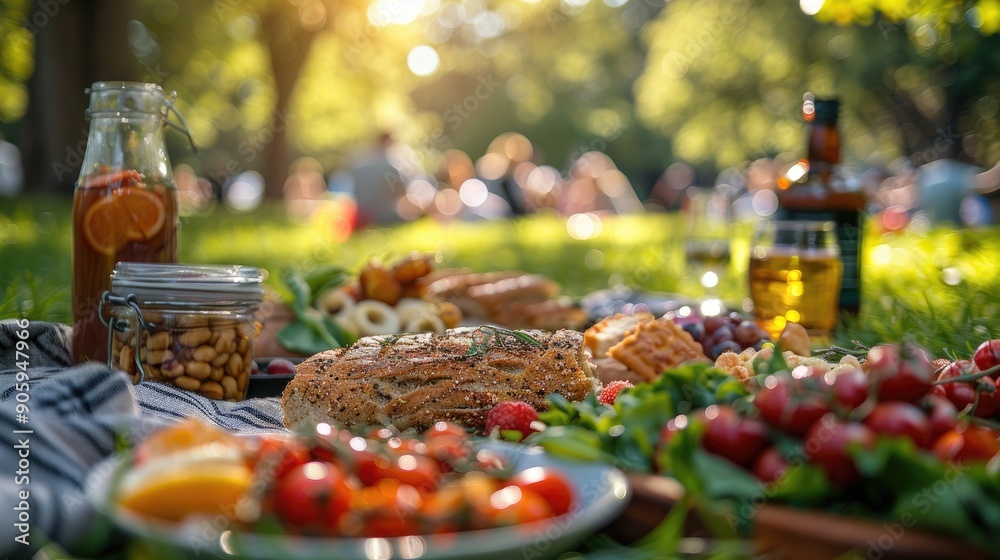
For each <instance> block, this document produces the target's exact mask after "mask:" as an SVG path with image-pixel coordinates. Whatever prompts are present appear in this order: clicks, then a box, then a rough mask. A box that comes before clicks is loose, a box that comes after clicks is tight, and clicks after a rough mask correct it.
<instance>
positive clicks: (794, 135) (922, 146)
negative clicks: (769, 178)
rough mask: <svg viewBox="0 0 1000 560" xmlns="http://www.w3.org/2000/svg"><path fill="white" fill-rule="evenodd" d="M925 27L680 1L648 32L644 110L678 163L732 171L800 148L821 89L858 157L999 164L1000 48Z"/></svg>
mask: <svg viewBox="0 0 1000 560" xmlns="http://www.w3.org/2000/svg"><path fill="white" fill-rule="evenodd" d="M856 4H859V3H853V2H852V5H856ZM861 4H863V3H861ZM910 4H913V3H912V2H911V3H910ZM825 8H826V4H824V9H825ZM913 21H915V20H907V21H906V23H905V24H903V25H895V24H891V23H888V22H886V21H884V20H880V25H879V26H873V27H858V26H855V27H836V26H829V25H821V24H819V23H816V22H815V21H812V20H811V19H810V18H808V17H807V16H805V15H804V14H803V13H802V11H801V10H800V9H799V6H797V5H795V4H792V3H789V2H774V1H771V0H739V1H737V2H731V1H729V0H706V1H695V0H677V1H675V2H672V3H671V4H670V6H669V7H668V8H667V9H666V10H664V11H663V13H662V14H661V16H660V17H659V18H658V19H657V20H656V21H655V22H654V23H653V24H652V25H650V26H649V27H648V28H647V29H645V30H644V36H645V37H646V38H647V40H648V41H649V53H648V56H647V58H646V67H645V71H644V73H643V75H642V77H640V78H639V80H638V81H637V82H636V90H637V93H636V99H637V103H638V110H639V114H640V116H641V117H642V119H643V122H645V123H648V124H649V125H650V126H654V127H657V128H658V129H659V130H660V131H661V132H662V133H663V134H664V135H667V136H670V137H672V141H673V144H674V149H675V151H676V152H677V155H678V156H679V157H681V158H683V159H687V160H690V161H695V162H709V163H711V164H714V165H715V166H717V167H726V166H732V165H737V164H739V163H740V162H742V161H744V160H746V159H747V157H748V156H755V155H756V156H765V155H775V154H778V153H781V152H793V153H796V154H798V153H801V152H802V149H803V145H804V137H803V135H802V133H801V130H802V124H801V116H800V115H801V113H800V109H799V108H800V105H801V102H802V95H803V92H806V91H811V92H814V93H815V94H816V95H817V96H828V95H836V96H839V97H840V98H841V99H842V101H843V110H842V117H843V120H842V122H843V124H842V129H843V130H844V135H845V138H846V140H845V142H844V145H845V147H846V149H847V150H848V154H847V155H849V156H853V157H851V158H849V159H853V160H855V161H865V162H866V163H868V164H870V165H871V164H875V165H878V164H882V165H884V164H886V163H888V162H890V161H891V160H892V159H894V158H895V157H898V156H911V155H912V154H914V153H917V157H915V158H914V163H916V164H918V165H919V164H922V163H925V162H926V161H930V160H933V159H938V158H941V157H954V156H955V155H957V154H958V153H959V152H960V151H961V150H962V149H963V148H964V149H965V150H966V154H965V157H967V158H970V159H975V160H978V161H980V162H981V163H986V164H988V165H992V164H993V163H994V162H995V161H996V160H997V159H1000V134H998V130H997V126H996V120H995V116H996V112H997V108H996V105H997V103H998V100H1000V97H998V94H1000V79H998V78H997V75H996V73H995V72H994V71H993V70H992V69H993V68H995V65H996V64H997V62H1000V61H998V56H1000V50H998V47H1000V40H998V38H997V37H983V36H981V35H979V34H978V33H976V32H975V31H974V30H971V29H969V28H968V26H955V27H946V28H945V30H944V32H947V35H941V36H934V37H933V38H932V37H929V36H926V33H925V32H924V31H921V30H922V29H923V27H922V26H920V25H917V24H915V23H913ZM931 33H933V32H931ZM920 152H922V153H920Z"/></svg>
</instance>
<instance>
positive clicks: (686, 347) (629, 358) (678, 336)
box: [608, 319, 709, 381]
mask: <svg viewBox="0 0 1000 560" xmlns="http://www.w3.org/2000/svg"><path fill="white" fill-rule="evenodd" d="M608 356H610V357H612V358H614V359H616V360H618V361H619V362H621V363H623V364H625V365H626V366H628V368H629V369H631V370H632V371H634V372H635V373H637V374H639V375H641V376H642V377H644V378H646V380H648V381H652V380H654V379H656V378H657V377H659V376H660V374H661V373H663V370H665V369H667V368H671V367H676V366H679V365H680V364H682V363H684V362H708V361H709V359H708V357H707V356H705V354H704V352H703V351H702V348H701V344H700V343H698V342H696V341H695V340H694V338H693V337H692V336H691V334H690V333H689V332H687V331H685V330H684V329H683V328H681V327H680V325H678V324H677V323H675V322H674V321H673V320H672V319H657V320H655V321H649V322H648V323H639V324H638V325H636V328H635V330H634V331H633V332H632V334H630V335H628V336H626V337H625V339H624V340H622V341H621V342H619V343H618V344H616V345H614V346H612V347H611V348H610V349H609V350H608Z"/></svg>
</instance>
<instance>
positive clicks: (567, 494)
mask: <svg viewBox="0 0 1000 560" xmlns="http://www.w3.org/2000/svg"><path fill="white" fill-rule="evenodd" d="M508 485H513V486H517V487H518V488H521V489H522V490H524V489H528V490H533V491H535V492H537V493H538V495H539V496H541V497H542V498H544V499H545V501H546V502H548V504H549V507H550V508H551V509H552V513H553V514H554V515H562V514H564V513H569V510H570V508H571V507H572V506H573V489H572V488H571V487H570V485H569V482H567V481H566V479H565V478H564V477H563V476H562V475H561V474H559V473H557V472H556V471H554V470H552V469H549V468H545V467H532V468H530V469H525V470H523V471H521V472H519V473H517V474H516V475H514V476H513V477H512V478H511V479H510V480H509V481H508Z"/></svg>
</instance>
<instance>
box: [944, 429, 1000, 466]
mask: <svg viewBox="0 0 1000 560" xmlns="http://www.w3.org/2000/svg"><path fill="white" fill-rule="evenodd" d="M998 437H1000V433H997V431H996V430H991V429H989V428H985V427H983V426H977V425H975V424H967V425H959V426H957V427H956V428H955V429H954V430H951V431H948V432H945V433H944V435H942V436H941V437H939V438H938V439H937V440H936V441H935V442H934V447H933V450H934V454H935V455H937V456H938V457H940V458H941V459H942V460H944V461H954V462H956V463H968V462H974V461H982V462H987V461H989V460H990V459H992V458H993V457H995V456H996V455H997V454H998V453H1000V442H998V441H997V438H998Z"/></svg>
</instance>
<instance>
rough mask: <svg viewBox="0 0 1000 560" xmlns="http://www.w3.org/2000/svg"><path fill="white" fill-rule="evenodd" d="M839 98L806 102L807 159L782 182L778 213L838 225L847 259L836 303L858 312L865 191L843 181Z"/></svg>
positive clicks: (807, 100) (808, 96) (844, 310)
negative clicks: (827, 221) (863, 192)
mask: <svg viewBox="0 0 1000 560" xmlns="http://www.w3.org/2000/svg"><path fill="white" fill-rule="evenodd" d="M839 114H840V101H839V100H838V99H816V98H813V97H812V96H811V95H807V96H806V99H805V102H804V103H803V105H802V116H803V118H804V119H805V121H806V140H807V142H808V148H807V152H806V153H807V159H806V160H803V161H800V162H799V163H798V164H797V165H796V166H793V168H792V169H793V171H790V172H789V173H788V174H786V175H785V176H784V177H782V178H781V180H780V181H779V187H780V188H779V190H778V212H777V215H776V218H778V219H782V220H824V221H826V220H829V221H833V222H834V223H835V224H836V229H837V242H838V244H839V245H840V254H841V258H842V259H843V263H844V267H843V278H842V282H841V288H840V297H839V304H838V307H839V309H840V311H841V312H843V313H849V314H857V312H858V310H859V309H860V307H861V242H862V231H863V224H862V217H863V210H864V206H865V200H864V196H863V194H862V193H861V191H860V190H859V189H857V188H856V187H854V186H852V185H851V184H850V182H849V181H847V180H845V177H844V175H843V174H842V172H841V167H840V147H841V142H840V130H839V128H838V125H837V121H838V117H839Z"/></svg>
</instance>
